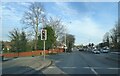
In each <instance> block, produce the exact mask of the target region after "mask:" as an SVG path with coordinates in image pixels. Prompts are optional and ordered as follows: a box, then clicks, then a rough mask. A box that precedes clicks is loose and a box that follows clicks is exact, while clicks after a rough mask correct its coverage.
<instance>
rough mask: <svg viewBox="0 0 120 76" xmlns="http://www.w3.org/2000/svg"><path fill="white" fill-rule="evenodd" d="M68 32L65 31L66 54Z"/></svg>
mask: <svg viewBox="0 0 120 76" xmlns="http://www.w3.org/2000/svg"><path fill="white" fill-rule="evenodd" d="M68 23H69V24H70V23H71V22H68ZM66 42H67V32H66V31H65V53H66V49H67V43H66Z"/></svg>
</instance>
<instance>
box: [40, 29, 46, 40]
mask: <svg viewBox="0 0 120 76" xmlns="http://www.w3.org/2000/svg"><path fill="white" fill-rule="evenodd" d="M41 40H47V30H45V29H42V30H41Z"/></svg>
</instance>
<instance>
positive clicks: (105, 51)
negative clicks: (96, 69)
mask: <svg viewBox="0 0 120 76" xmlns="http://www.w3.org/2000/svg"><path fill="white" fill-rule="evenodd" d="M101 52H102V53H108V52H109V49H102V50H101Z"/></svg>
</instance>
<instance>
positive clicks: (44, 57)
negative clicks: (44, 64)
mask: <svg viewBox="0 0 120 76" xmlns="http://www.w3.org/2000/svg"><path fill="white" fill-rule="evenodd" d="M43 44H44V60H45V40H44V41H43Z"/></svg>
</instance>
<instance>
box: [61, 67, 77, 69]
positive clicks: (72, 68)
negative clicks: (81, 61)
mask: <svg viewBox="0 0 120 76" xmlns="http://www.w3.org/2000/svg"><path fill="white" fill-rule="evenodd" d="M62 68H66V69H67V68H68V69H69V68H70V69H74V68H77V67H62Z"/></svg>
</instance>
